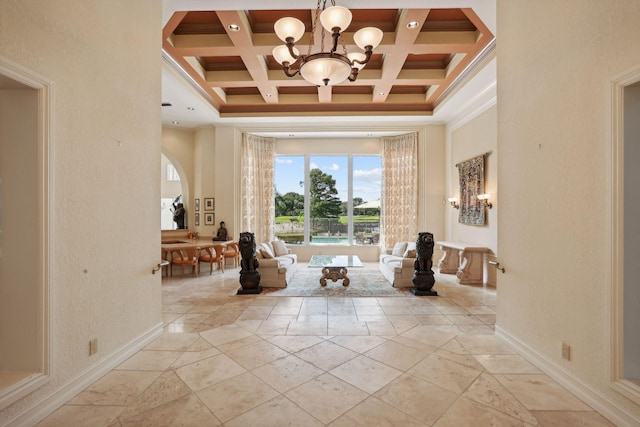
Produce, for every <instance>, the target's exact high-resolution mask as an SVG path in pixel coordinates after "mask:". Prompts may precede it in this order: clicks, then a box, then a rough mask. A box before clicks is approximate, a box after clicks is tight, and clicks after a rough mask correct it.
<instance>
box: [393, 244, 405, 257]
mask: <svg viewBox="0 0 640 427" xmlns="http://www.w3.org/2000/svg"><path fill="white" fill-rule="evenodd" d="M406 248H407V242H398V243H396V244H395V246H394V247H393V250H392V251H391V255H394V256H402V255H403V254H404V251H405V249H406Z"/></svg>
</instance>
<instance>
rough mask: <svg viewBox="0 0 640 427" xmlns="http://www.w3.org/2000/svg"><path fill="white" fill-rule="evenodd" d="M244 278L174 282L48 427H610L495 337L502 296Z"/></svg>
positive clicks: (440, 281) (440, 280) (486, 291)
mask: <svg viewBox="0 0 640 427" xmlns="http://www.w3.org/2000/svg"><path fill="white" fill-rule="evenodd" d="M301 268H304V267H303V266H302V265H301ZM365 268H376V267H375V265H373V264H371V265H368V266H367V267H365ZM238 273H239V269H237V268H236V269H227V270H226V271H225V272H224V273H221V272H214V273H213V274H212V275H208V274H207V273H206V272H204V273H203V274H201V275H200V276H199V277H197V278H194V277H192V276H188V275H185V277H184V278H180V277H173V278H164V279H163V307H164V310H163V312H164V315H163V316H164V333H163V335H162V336H161V337H159V338H157V339H156V340H155V341H154V342H153V343H151V344H149V345H148V346H147V347H146V348H144V349H143V350H141V351H139V352H138V353H136V354H135V355H134V356H132V357H131V358H130V359H128V360H127V361H125V362H124V363H122V364H121V365H120V366H118V367H117V368H116V369H114V370H113V371H111V372H109V373H108V374H106V375H105V376H104V377H102V378H101V379H99V380H98V381H96V382H95V383H94V384H93V385H91V386H89V387H88V388H87V389H86V390H84V391H82V392H81V393H79V394H78V395H77V396H75V397H74V398H72V399H71V400H70V401H69V402H67V404H65V405H64V406H62V407H61V408H59V409H58V410H57V411H56V412H54V413H53V414H51V415H50V416H49V417H47V418H46V419H45V420H43V421H42V422H41V423H39V424H38V426H41V427H48V426H73V427H81V426H91V427H98V426H105V427H129V426H150V427H151V426H153V427H155V426H229V427H236V426H246V427H261V426H274V427H281V426H303V427H312V426H332V427H342V426H344V427H353V426H367V427H372V426H398V427H403V426H407V427H412V426H416V427H417V426H437V427H447V426H455V427H460V426H474V427H480V426H554V427H555V426H576V425H580V426H612V425H613V424H611V423H609V422H608V421H607V420H606V419H605V418H604V417H602V416H601V415H599V414H598V413H597V412H595V411H594V410H593V409H591V408H590V407H589V406H587V405H586V404H585V403H583V402H582V401H581V400H579V399H578V398H576V397H575V396H573V395H572V394H571V393H569V392H568V391H567V390H565V389H564V388H562V387H561V386H560V385H558V384H557V383H556V382H554V381H553V380H552V379H551V378H549V377H548V376H547V375H545V374H543V373H542V372H540V371H539V370H538V369H537V368H535V367H534V366H533V365H531V364H530V363H528V362H527V361H526V360H525V359H524V358H522V357H521V356H519V355H518V354H516V352H515V351H513V350H512V349H511V348H509V347H508V346H506V345H505V344H503V343H501V342H500V341H499V340H498V339H497V338H495V337H494V336H493V330H494V324H495V303H496V291H495V289H491V288H482V287H470V286H460V285H457V284H456V283H455V280H454V279H455V278H454V276H452V275H440V274H436V279H437V282H436V285H435V287H434V289H435V290H437V291H438V293H439V296H438V297H415V296H413V295H411V294H407V296H406V297H404V296H403V297H387V298H372V297H367V298H333V297H332V298H323V297H275V296H269V295H266V294H260V295H242V296H237V295H236V290H237V289H238V288H239V282H238ZM328 286H340V283H339V282H338V283H335V284H332V283H331V282H330V284H329V285H328Z"/></svg>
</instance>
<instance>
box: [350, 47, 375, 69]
mask: <svg viewBox="0 0 640 427" xmlns="http://www.w3.org/2000/svg"><path fill="white" fill-rule="evenodd" d="M365 49H366V50H365V52H364V54H365V58H364V60H363V61H358V60H357V59H354V60H352V61H351V62H353V63H356V62H357V63H358V64H362V65H364V64H366V63H367V62H369V60H370V59H371V55H372V54H373V48H372V47H371V46H365Z"/></svg>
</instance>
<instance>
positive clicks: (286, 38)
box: [273, 0, 383, 86]
mask: <svg viewBox="0 0 640 427" xmlns="http://www.w3.org/2000/svg"><path fill="white" fill-rule="evenodd" d="M326 3H327V0H318V6H317V7H316V12H315V17H314V20H313V28H312V29H311V40H310V41H309V48H308V51H307V54H306V55H301V54H300V52H299V50H298V49H297V48H296V47H295V43H296V42H297V41H298V40H300V38H301V37H302V36H303V35H304V32H305V26H304V23H303V22H302V21H300V20H299V19H297V18H293V17H287V18H281V19H278V20H277V21H276V23H275V24H274V26H273V27H274V30H275V32H276V35H277V36H278V37H279V38H280V40H282V41H283V42H285V43H286V44H285V45H280V46H277V47H275V48H274V49H273V57H274V58H275V60H276V61H278V63H279V64H281V65H282V69H283V70H284V73H285V74H286V75H287V76H288V77H295V76H296V75H298V74H300V75H301V76H302V77H303V78H304V79H305V80H306V81H308V82H309V83H312V84H314V85H316V86H322V85H324V86H329V85H336V84H340V83H342V82H344V81H345V80H347V79H349V81H352V82H353V81H355V80H356V79H357V78H358V72H359V71H360V70H361V69H362V68H363V67H364V66H365V64H366V63H367V62H369V59H371V54H372V53H373V49H375V48H376V47H377V46H378V45H379V44H380V42H381V41H382V36H383V34H382V31H381V30H380V29H379V28H375V27H365V28H361V29H360V30H358V31H356V33H355V34H354V35H353V40H354V42H355V43H356V45H357V46H358V47H359V48H360V49H362V50H363V51H364V52H352V53H347V49H346V47H345V46H344V43H343V45H342V48H343V53H338V52H337V49H338V41H339V40H341V39H342V32H343V31H345V30H346V29H347V27H348V26H349V24H351V16H352V15H351V11H350V10H349V9H347V8H346V7H342V6H336V5H335V1H334V0H331V6H330V7H325V6H326ZM318 21H319V22H320V23H321V24H322V27H323V28H324V30H326V31H328V32H329V33H330V34H331V37H332V39H333V41H332V48H331V50H330V51H328V52H325V49H324V37H325V31H323V29H322V28H321V29H320V32H321V34H320V52H317V53H311V50H312V48H313V46H314V37H315V33H316V24H317V22H318ZM298 60H300V65H299V66H298V69H297V70H295V71H292V70H291V66H292V65H294V64H295V63H296V62H297V61H298Z"/></svg>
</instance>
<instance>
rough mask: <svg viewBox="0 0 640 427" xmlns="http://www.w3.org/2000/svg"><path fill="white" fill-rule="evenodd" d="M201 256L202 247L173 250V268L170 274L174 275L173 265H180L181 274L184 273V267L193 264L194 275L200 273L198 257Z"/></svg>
mask: <svg viewBox="0 0 640 427" xmlns="http://www.w3.org/2000/svg"><path fill="white" fill-rule="evenodd" d="M199 256H200V248H198V247H196V246H194V247H191V248H184V249H173V250H172V251H171V270H170V274H171V276H173V266H174V265H179V266H180V275H181V276H183V275H184V267H185V266H191V269H192V271H193V275H194V276H197V275H198V269H199V267H200V266H199V263H198V258H199Z"/></svg>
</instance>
